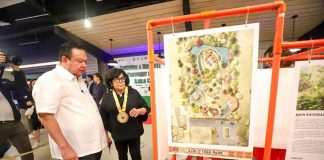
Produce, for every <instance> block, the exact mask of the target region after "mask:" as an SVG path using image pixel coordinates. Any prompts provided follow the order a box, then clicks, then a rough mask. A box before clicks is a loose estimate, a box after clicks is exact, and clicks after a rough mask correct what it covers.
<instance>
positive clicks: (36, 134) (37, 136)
mask: <svg viewBox="0 0 324 160" xmlns="http://www.w3.org/2000/svg"><path fill="white" fill-rule="evenodd" d="M35 83H36V79H33V80H31V81H30V83H29V90H28V92H27V100H26V104H27V107H29V110H33V112H32V115H31V116H30V120H31V122H32V127H33V135H34V137H35V142H34V145H33V146H32V148H33V149H35V148H38V147H39V146H40V129H41V127H42V125H41V123H40V121H39V120H38V116H37V113H36V107H35V102H34V99H33V97H32V91H33V87H34V85H35Z"/></svg>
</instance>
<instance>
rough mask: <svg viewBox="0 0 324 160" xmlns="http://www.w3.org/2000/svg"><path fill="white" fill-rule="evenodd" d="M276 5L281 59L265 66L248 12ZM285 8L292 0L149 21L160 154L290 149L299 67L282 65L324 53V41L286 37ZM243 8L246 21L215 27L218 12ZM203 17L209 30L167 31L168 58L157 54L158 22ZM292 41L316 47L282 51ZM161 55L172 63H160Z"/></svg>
mask: <svg viewBox="0 0 324 160" xmlns="http://www.w3.org/2000/svg"><path fill="white" fill-rule="evenodd" d="M270 10H275V11H276V25H275V26H276V27H275V35H274V42H273V58H262V59H259V60H258V61H259V62H271V63H272V69H268V70H259V71H257V69H256V63H257V60H256V54H255V52H257V51H256V50H257V48H258V44H257V41H258V32H259V31H258V24H248V15H249V14H252V13H255V12H263V11H270ZM285 12H286V5H285V3H284V2H282V1H275V2H273V3H267V4H261V5H255V6H247V7H242V8H234V9H227V10H220V11H208V12H202V13H199V14H191V15H183V16H178V17H170V18H163V19H154V20H150V21H148V22H147V26H146V30H147V38H148V62H149V71H150V88H151V90H150V93H151V112H152V138H153V159H154V160H160V159H165V158H166V157H167V156H168V155H169V154H173V156H171V157H170V159H177V156H176V155H185V156H187V157H186V159H190V158H191V156H200V157H199V158H198V159H204V158H203V157H205V158H207V157H210V158H213V159H219V158H225V159H226V158H227V159H252V158H253V157H255V158H256V159H263V160H270V157H271V155H272V154H271V152H272V153H275V154H276V155H275V156H276V159H282V158H283V157H284V156H285V150H284V149H285V148H286V146H287V139H288V137H289V135H288V134H287V133H289V126H290V121H289V120H290V119H291V118H292V114H288V113H291V112H292V109H293V108H289V107H287V106H290V101H287V99H289V97H287V95H289V94H292V93H291V91H292V90H293V88H294V87H295V86H293V85H292V83H289V82H290V81H292V80H293V79H292V78H293V77H294V76H293V73H294V71H293V70H292V69H280V62H281V61H297V60H314V59H323V58H324V55H316V54H318V53H320V52H323V51H324V47H319V48H316V49H313V47H318V46H324V40H323V39H322V40H310V41H299V42H283V26H284V18H285ZM237 14H246V24H243V25H241V26H231V27H225V28H221V29H208V28H209V27H210V19H211V18H218V17H225V16H233V15H237ZM196 20H204V24H205V25H204V27H205V28H204V30H201V31H194V32H188V33H173V34H170V35H166V36H165V44H166V45H165V46H166V48H165V55H166V60H165V62H164V60H161V59H160V58H158V57H155V55H154V50H153V28H154V27H156V26H160V25H172V27H173V25H174V24H176V23H184V22H187V21H196ZM244 38H245V39H244ZM243 42H244V43H243ZM244 44H246V45H244ZM226 48H227V49H226ZM290 48H311V50H310V51H306V52H303V53H299V54H295V55H291V56H287V57H281V53H282V50H283V49H290ZM180 54H182V55H180ZM155 61H158V62H160V63H162V64H164V63H165V64H166V66H165V68H163V67H162V68H160V69H154V62H155ZM245 62H246V63H245ZM255 77H257V78H255ZM279 77H280V79H279ZM270 79H271V80H270ZM165 82H166V83H165ZM287 82H288V83H287ZM157 84H159V85H157ZM164 84H165V86H164ZM171 88H172V91H171ZM156 97H159V100H158V101H157V100H156ZM267 106H268V107H267ZM276 108H278V109H277V110H276ZM157 113H158V114H157ZM275 115H276V116H275ZM275 122H276V126H275ZM265 126H266V128H265ZM253 133H255V134H253ZM283 133H284V134H283ZM264 137H265V139H264ZM273 139H276V141H273ZM274 148H276V149H278V150H272V149H274ZM262 154H263V155H262ZM262 157H263V158H262ZM271 159H275V158H271Z"/></svg>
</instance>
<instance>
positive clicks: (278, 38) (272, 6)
mask: <svg viewBox="0 0 324 160" xmlns="http://www.w3.org/2000/svg"><path fill="white" fill-rule="evenodd" d="M268 10H277V16H276V31H275V39H274V45H273V46H274V53H275V54H274V59H273V68H272V70H273V71H272V79H271V92H270V102H269V113H268V124H267V135H266V141H265V150H264V158H263V159H264V160H270V154H271V145H272V134H273V124H274V116H275V107H276V98H277V87H278V76H279V67H280V56H281V52H282V48H281V46H282V35H283V24H284V15H285V12H286V4H285V3H284V2H282V1H274V2H272V3H266V4H260V5H254V6H247V7H241V8H233V9H226V10H220V11H208V12H201V13H197V14H190V15H183V16H177V17H170V18H161V19H153V20H149V21H148V22H147V24H146V31H147V42H148V44H147V45H148V63H149V71H150V93H151V112H152V139H153V160H157V159H158V144H157V128H156V106H155V103H156V97H155V76H154V49H153V27H154V26H161V25H169V24H175V23H183V22H187V21H197V20H204V19H211V18H216V17H225V16H233V15H237V14H247V13H254V12H262V11H268Z"/></svg>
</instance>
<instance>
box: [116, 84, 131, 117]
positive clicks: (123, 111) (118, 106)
mask: <svg viewBox="0 0 324 160" xmlns="http://www.w3.org/2000/svg"><path fill="white" fill-rule="evenodd" d="M113 96H114V100H115V104H116V106H117V109H118V112H119V113H118V115H117V121H118V122H119V123H126V122H127V121H128V118H129V116H128V114H127V113H126V112H125V111H126V104H127V98H128V87H126V88H125V94H124V101H123V107H121V106H120V103H119V101H118V98H117V95H116V92H115V90H113Z"/></svg>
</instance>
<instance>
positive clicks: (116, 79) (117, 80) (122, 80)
mask: <svg viewBox="0 0 324 160" xmlns="http://www.w3.org/2000/svg"><path fill="white" fill-rule="evenodd" d="M114 81H115V82H125V77H120V78H118V77H116V78H114Z"/></svg>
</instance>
